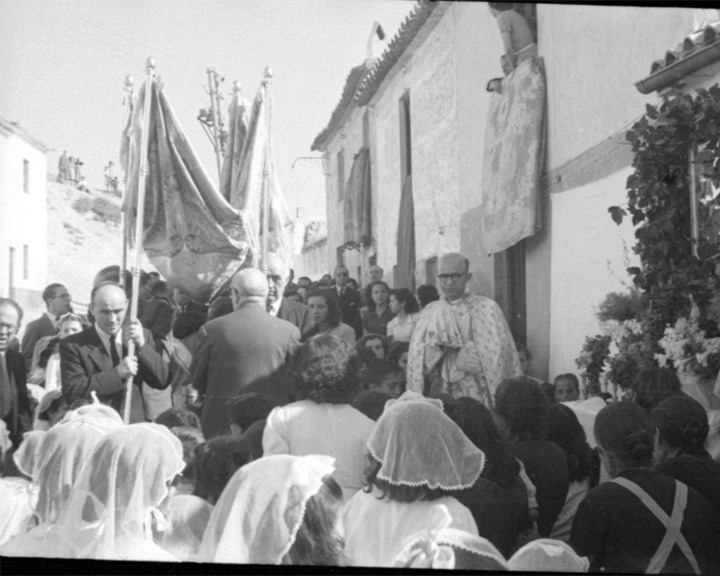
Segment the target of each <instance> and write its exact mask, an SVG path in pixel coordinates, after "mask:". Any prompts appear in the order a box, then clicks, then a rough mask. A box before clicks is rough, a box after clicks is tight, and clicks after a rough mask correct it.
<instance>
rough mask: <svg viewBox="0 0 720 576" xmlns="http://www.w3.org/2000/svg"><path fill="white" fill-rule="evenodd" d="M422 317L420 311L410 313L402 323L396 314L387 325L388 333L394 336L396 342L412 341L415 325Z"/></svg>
mask: <svg viewBox="0 0 720 576" xmlns="http://www.w3.org/2000/svg"><path fill="white" fill-rule="evenodd" d="M419 319H420V312H413V313H412V314H408V315H407V317H406V318H405V322H403V323H402V324H400V318H399V317H398V316H395V318H393V319H392V320H390V322H388V325H387V335H388V337H392V339H393V340H394V341H395V342H410V338H412V334H413V331H414V330H415V326H416V325H417V323H418V320H419Z"/></svg>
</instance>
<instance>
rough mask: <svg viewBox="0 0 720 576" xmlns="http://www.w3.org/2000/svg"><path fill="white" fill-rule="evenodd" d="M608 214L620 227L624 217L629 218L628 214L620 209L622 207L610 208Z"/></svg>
mask: <svg viewBox="0 0 720 576" xmlns="http://www.w3.org/2000/svg"><path fill="white" fill-rule="evenodd" d="M608 212H610V216H611V217H612V219H613V222H615V224H617V225H618V226H620V224H622V221H623V216H627V212H625V210H623V209H622V208H620V206H610V208H608Z"/></svg>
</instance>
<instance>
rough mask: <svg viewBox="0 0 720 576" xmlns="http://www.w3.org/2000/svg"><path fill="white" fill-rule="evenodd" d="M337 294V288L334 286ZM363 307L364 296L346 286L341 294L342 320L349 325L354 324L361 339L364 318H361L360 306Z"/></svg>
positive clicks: (356, 333)
mask: <svg viewBox="0 0 720 576" xmlns="http://www.w3.org/2000/svg"><path fill="white" fill-rule="evenodd" d="M333 290H335V293H336V294H337V288H333ZM361 307H362V297H361V296H360V292H358V291H357V290H353V289H352V288H349V287H346V288H345V290H344V291H343V293H342V295H341V296H340V321H341V322H344V323H345V324H347V325H348V326H352V328H353V329H354V330H355V337H356V338H357V339H358V340H359V339H360V338H362V335H363V327H362V319H361V318H360V308H361Z"/></svg>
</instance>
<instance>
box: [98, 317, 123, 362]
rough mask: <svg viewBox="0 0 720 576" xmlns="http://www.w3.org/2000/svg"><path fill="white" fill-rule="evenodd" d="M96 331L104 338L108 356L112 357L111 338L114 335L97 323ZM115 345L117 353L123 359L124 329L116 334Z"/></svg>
mask: <svg viewBox="0 0 720 576" xmlns="http://www.w3.org/2000/svg"><path fill="white" fill-rule="evenodd" d="M95 331H96V332H97V334H98V336H100V340H102V343H103V346H105V351H106V352H107V353H108V356H110V358H112V352H110V339H111V338H112V336H111V335H110V334H108V333H107V332H105V331H104V330H103V329H102V328H100V327H99V326H98V325H97V324H95ZM115 346H116V347H117V353H118V357H119V358H121V359H122V357H123V343H122V330H121V331H120V332H118V333H117V334H115Z"/></svg>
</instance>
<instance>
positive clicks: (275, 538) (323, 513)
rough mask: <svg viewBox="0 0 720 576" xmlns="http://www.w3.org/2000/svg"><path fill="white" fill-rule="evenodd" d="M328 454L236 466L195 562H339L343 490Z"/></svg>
mask: <svg viewBox="0 0 720 576" xmlns="http://www.w3.org/2000/svg"><path fill="white" fill-rule="evenodd" d="M334 471H335V465H334V460H333V458H331V457H330V456H318V455H312V456H290V455H286V454H282V455H274V456H266V457H264V458H261V459H260V460H255V461H254V462H251V463H250V464H247V465H245V466H243V467H242V468H240V470H238V471H237V472H236V473H235V475H234V476H233V477H232V479H231V480H230V483H229V484H228V485H227V487H226V488H225V491H224V492H223V494H222V496H221V497H220V500H218V502H217V504H216V505H215V508H214V509H213V512H212V516H211V517H210V522H209V524H208V527H207V529H206V531H205V537H204V538H203V541H202V544H201V545H200V552H199V553H198V556H197V558H196V559H197V560H198V561H199V562H226V563H232V564H296V565H297V564H306V565H314V566H323V565H325V566H328V565H334V564H339V563H340V562H341V555H342V546H343V542H342V538H340V536H339V534H338V533H337V531H336V524H337V522H336V518H337V513H338V511H339V508H340V506H341V505H342V490H341V489H340V486H339V485H338V484H337V482H335V480H333V479H332V477H331V475H332V473H333V472H334Z"/></svg>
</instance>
